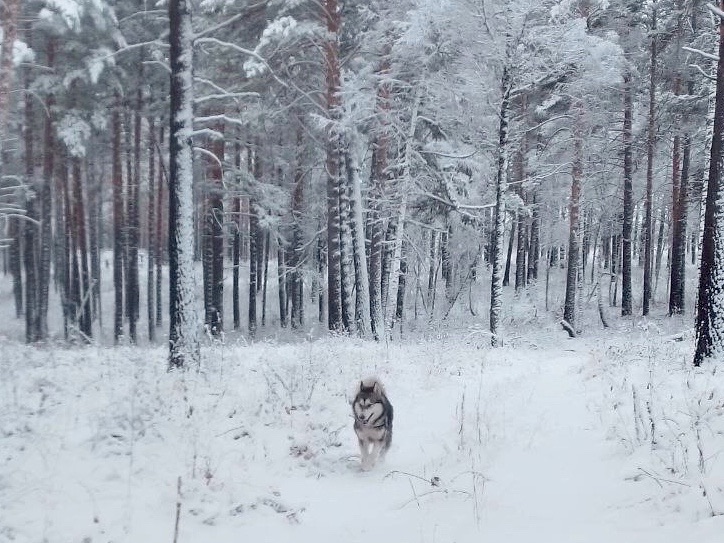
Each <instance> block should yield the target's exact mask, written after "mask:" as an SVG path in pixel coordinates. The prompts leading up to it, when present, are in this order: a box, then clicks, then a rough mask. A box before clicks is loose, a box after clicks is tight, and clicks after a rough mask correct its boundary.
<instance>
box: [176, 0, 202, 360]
mask: <svg viewBox="0 0 724 543" xmlns="http://www.w3.org/2000/svg"><path fill="white" fill-rule="evenodd" d="M168 15H169V28H170V32H169V43H170V46H171V48H170V64H171V93H170V94H171V97H170V98H171V100H170V101H171V111H170V113H171V132H170V135H169V136H170V140H171V141H170V154H169V155H170V168H169V169H170V172H169V173H170V175H169V190H168V192H169V215H168V222H169V236H168V239H169V246H168V260H169V367H170V368H183V367H185V366H188V365H191V364H198V363H199V362H200V359H201V351H200V345H199V340H198V324H197V319H196V317H195V312H196V311H197V308H196V295H195V291H196V287H195V285H196V276H195V272H194V260H193V256H194V255H193V245H194V242H193V240H194V227H193V221H194V212H193V205H192V204H193V197H194V195H193V150H192V142H191V134H192V132H193V103H194V97H193V48H192V36H193V29H192V27H191V13H190V11H189V8H188V4H187V0H169V4H168Z"/></svg>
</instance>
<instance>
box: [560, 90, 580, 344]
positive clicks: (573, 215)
mask: <svg viewBox="0 0 724 543" xmlns="http://www.w3.org/2000/svg"><path fill="white" fill-rule="evenodd" d="M582 107H583V106H582V105H581V104H580V103H579V104H578V105H577V106H576V108H577V109H578V111H577V118H576V120H575V121H574V123H575V125H574V129H573V145H574V149H573V169H572V172H571V200H570V208H569V214H568V220H569V223H568V224H569V234H568V255H567V256H568V270H567V272H566V297H565V303H564V306H563V320H564V321H565V323H567V326H566V330H567V331H568V334H569V335H570V336H571V337H575V335H576V325H577V324H578V323H576V291H577V286H578V271H579V266H580V250H579V246H578V236H579V230H580V214H581V188H582V186H581V185H582V181H583V134H582V128H583V127H582V126H581V125H582V123H583V120H582V114H583V112H582Z"/></svg>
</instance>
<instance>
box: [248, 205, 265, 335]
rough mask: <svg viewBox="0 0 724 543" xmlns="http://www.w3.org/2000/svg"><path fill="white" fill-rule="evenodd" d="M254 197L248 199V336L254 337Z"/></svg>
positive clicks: (256, 240)
mask: <svg viewBox="0 0 724 543" xmlns="http://www.w3.org/2000/svg"><path fill="white" fill-rule="evenodd" d="M257 213H258V211H257V206H256V202H255V201H254V199H251V200H250V201H249V315H248V317H249V318H248V320H249V323H248V326H249V336H250V337H251V338H252V339H253V338H254V337H256V329H257V323H256V293H257V284H258V282H259V269H258V268H259V257H258V255H259V251H260V250H263V249H262V248H261V247H260V243H259V241H260V240H259V237H260V235H259V234H260V232H259V216H258V215H257Z"/></svg>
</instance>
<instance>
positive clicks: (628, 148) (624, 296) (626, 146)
mask: <svg viewBox="0 0 724 543" xmlns="http://www.w3.org/2000/svg"><path fill="white" fill-rule="evenodd" d="M623 104H624V106H623V229H622V233H621V244H622V248H623V256H622V283H621V284H622V286H621V289H622V290H621V315H622V316H624V317H625V316H629V315H631V313H632V299H633V294H632V292H631V258H632V243H631V242H632V240H633V232H632V230H633V214H634V205H633V163H632V147H633V139H632V133H631V122H632V119H633V88H632V84H631V72H630V71H629V70H626V72H625V73H624V77H623Z"/></svg>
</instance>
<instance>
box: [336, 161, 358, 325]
mask: <svg viewBox="0 0 724 543" xmlns="http://www.w3.org/2000/svg"><path fill="white" fill-rule="evenodd" d="M340 159H342V157H340ZM349 191H350V186H349V183H347V181H346V178H343V177H342V175H341V172H340V189H339V212H340V213H339V222H340V230H339V249H340V258H341V262H340V271H341V276H342V277H341V279H342V291H341V294H342V300H341V301H342V324H343V325H344V330H345V331H346V332H350V331H351V330H352V324H353V323H354V308H355V303H354V279H355V278H354V248H353V245H352V243H353V242H352V225H351V224H350V223H351V210H350V195H349Z"/></svg>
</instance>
